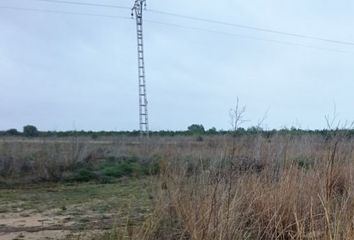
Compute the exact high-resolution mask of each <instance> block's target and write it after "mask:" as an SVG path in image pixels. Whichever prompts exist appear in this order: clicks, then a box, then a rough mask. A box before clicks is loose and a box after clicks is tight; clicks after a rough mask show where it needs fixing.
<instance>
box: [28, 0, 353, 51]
mask: <svg viewBox="0 0 354 240" xmlns="http://www.w3.org/2000/svg"><path fill="white" fill-rule="evenodd" d="M34 1H40V2H50V3H62V4H73V5H83V6H95V7H106V8H120V9H130V8H129V7H125V6H118V5H110V4H95V3H87V2H75V1H65V0H34ZM148 11H149V12H152V13H157V14H162V15H167V16H172V17H177V18H184V19H189V20H193V21H199V22H206V23H212V24H218V25H225V26H231V27H236V28H242V29H248V30H253V31H259V32H267V33H273V34H280V35H284V36H290V37H297V38H302V39H310V40H316V41H323V42H328V43H332V44H341V45H350V46H354V42H352V41H341V40H337V39H330V38H322V37H317V36H311V35H305V34H300V33H292V32H286V31H280V30H274V29H269V28H262V27H255V26H250V25H243V24H237V23H231V22H226V21H219V20H215V19H208V18H201V17H193V16H189V15H184V14H179V13H172V12H166V11H161V10H154V9H148Z"/></svg>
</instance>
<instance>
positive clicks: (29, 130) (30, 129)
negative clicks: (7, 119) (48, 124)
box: [23, 125, 39, 137]
mask: <svg viewBox="0 0 354 240" xmlns="http://www.w3.org/2000/svg"><path fill="white" fill-rule="evenodd" d="M23 135H24V136H25V137H37V136H38V135H39V131H38V129H37V128H36V127H35V126H32V125H27V126H24V127H23Z"/></svg>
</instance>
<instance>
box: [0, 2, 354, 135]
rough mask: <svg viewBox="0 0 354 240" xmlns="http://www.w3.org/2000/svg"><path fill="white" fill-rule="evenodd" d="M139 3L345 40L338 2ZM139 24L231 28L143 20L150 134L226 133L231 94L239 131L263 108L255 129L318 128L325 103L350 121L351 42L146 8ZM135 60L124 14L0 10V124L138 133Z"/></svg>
mask: <svg viewBox="0 0 354 240" xmlns="http://www.w3.org/2000/svg"><path fill="white" fill-rule="evenodd" d="M67 1H74V0H67ZM77 1H82V2H90V3H107V4H114V5H120V6H128V7H130V6H131V5H132V1H129V0H111V1H109V0H106V1H100V0H77ZM0 6H12V7H21V8H32V9H33V8H35V9H46V10H49V9H50V10H55V11H70V12H81V13H92V14H102V15H117V16H123V17H130V11H129V10H123V9H114V8H99V7H88V6H77V5H69V4H53V3H46V2H40V1H33V0H1V1H0ZM148 9H154V10H162V11H167V12H173V13H179V14H185V15H190V16H194V17H203V18H208V19H216V20H220V21H226V22H230V23H237V24H243V25H250V26H255V27H260V28H267V29H274V30H277V31H285V32H291V33H298V34H303V35H311V36H316V37H321V38H328V39H335V40H341V41H347V42H354V31H353V23H354V2H353V1H350V0H338V1H329V0H311V1H308V0H297V1H290V0H266V1H265V0H218V1H215V0H213V1H212V0H193V1H190V0H178V1H172V0H164V1H158V0H149V1H148ZM145 19H146V20H153V21H158V22H162V23H173V24H177V25H182V26H188V27H193V28H203V29H208V30H212V31H220V32H227V33H231V34H235V36H233V35H227V34H219V33H214V32H207V31H200V30H196V29H184V28H180V27H176V26H168V25H163V24H157V23H152V22H146V23H145V51H146V67H147V69H146V74H147V84H148V98H149V111H150V125H151V128H152V129H153V130H159V129H173V130H176V129H186V128H187V126H188V125H190V124H192V123H201V124H203V125H204V126H205V127H206V128H210V127H214V126H215V127H216V128H218V129H228V128H230V121H229V110H230V108H232V107H233V106H234V104H235V103H236V99H237V97H239V98H240V102H241V104H243V105H246V106H247V112H246V118H247V119H248V120H250V121H249V122H248V123H247V124H245V127H248V126H250V125H255V124H256V123H257V121H258V120H259V119H261V118H262V117H263V115H264V114H265V112H268V114H267V118H266V120H265V122H264V127H265V128H280V127H283V126H287V127H291V126H296V127H302V128H323V127H325V120H324V116H325V115H326V114H328V113H331V112H332V111H333V105H334V104H335V105H336V108H337V113H338V118H339V119H341V120H342V121H345V120H349V121H350V120H354V108H353V107H354V104H353V103H354V102H353V100H354V97H353V92H354V65H353V62H354V46H353V45H352V46H351V45H341V44H332V43H328V42H323V41H315V40H309V39H301V38H296V37H290V36H284V35H279V34H273V33H265V32H259V31H252V30H247V29H242V28H235V27H231V26H229V27H227V26H221V25H217V24H208V23H202V22H197V21H191V20H187V19H180V18H175V17H171V16H165V15H160V14H157V13H154V12H149V11H147V12H146V13H145ZM236 35H238V36H236ZM240 35H241V36H240ZM245 36H248V37H253V38H260V39H267V40H275V41H281V42H290V43H294V44H297V45H291V44H289V45H287V44H283V43H276V42H272V41H261V40H255V39H252V38H247V37H245ZM298 45H304V46H298ZM306 46H312V47H311V48H310V47H306ZM319 48H321V49H319ZM337 50H339V51H337ZM136 56H137V53H136V32H135V21H134V20H131V19H127V20H125V19H119V18H106V17H92V16H91V17H90V16H78V15H68V14H55V13H53V12H52V13H44V12H33V11H20V10H16V11H15V10H10V9H0V89H1V94H0V129H9V128H18V129H21V128H22V126H24V125H26V124H33V125H36V126H37V127H38V128H39V129H41V130H71V129H77V130H81V129H84V130H133V129H138V97H137V95H138V84H137V59H136Z"/></svg>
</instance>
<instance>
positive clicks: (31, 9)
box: [0, 6, 131, 20]
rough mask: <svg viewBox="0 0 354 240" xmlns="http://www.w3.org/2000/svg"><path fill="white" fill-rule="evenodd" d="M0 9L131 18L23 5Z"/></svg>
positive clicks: (121, 17)
mask: <svg viewBox="0 0 354 240" xmlns="http://www.w3.org/2000/svg"><path fill="white" fill-rule="evenodd" d="M0 9H8V10H14V11H27V12H41V13H54V14H67V15H77V16H89V17H105V18H119V19H125V20H131V18H130V17H123V16H117V15H105V14H96V13H82V12H71V11H61V10H48V9H38V8H23V7H8V6H0Z"/></svg>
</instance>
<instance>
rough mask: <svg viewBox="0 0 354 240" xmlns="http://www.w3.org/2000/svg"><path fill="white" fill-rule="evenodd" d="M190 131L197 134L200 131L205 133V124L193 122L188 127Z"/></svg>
mask: <svg viewBox="0 0 354 240" xmlns="http://www.w3.org/2000/svg"><path fill="white" fill-rule="evenodd" d="M188 131H189V132H191V133H193V134H195V133H197V134H200V133H204V132H205V129H204V126H203V125H202V124H192V125H190V126H189V127H188Z"/></svg>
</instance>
